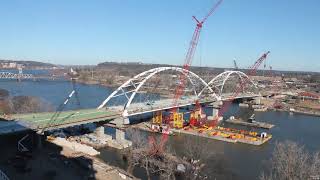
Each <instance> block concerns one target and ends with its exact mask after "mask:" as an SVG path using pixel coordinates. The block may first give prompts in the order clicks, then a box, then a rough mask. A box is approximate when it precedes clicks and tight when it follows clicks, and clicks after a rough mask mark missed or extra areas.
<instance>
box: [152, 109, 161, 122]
mask: <svg viewBox="0 0 320 180" xmlns="http://www.w3.org/2000/svg"><path fill="white" fill-rule="evenodd" d="M152 123H153V124H159V125H160V124H162V111H157V112H154V113H153V118H152Z"/></svg>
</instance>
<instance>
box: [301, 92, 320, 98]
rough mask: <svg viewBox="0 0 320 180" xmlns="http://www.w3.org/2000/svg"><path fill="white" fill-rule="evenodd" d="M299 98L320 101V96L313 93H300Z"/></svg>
mask: <svg viewBox="0 0 320 180" xmlns="http://www.w3.org/2000/svg"><path fill="white" fill-rule="evenodd" d="M298 97H300V98H301V99H303V100H304V99H309V100H320V94H317V93H311V92H300V93H298Z"/></svg>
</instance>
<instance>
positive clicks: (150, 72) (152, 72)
mask: <svg viewBox="0 0 320 180" xmlns="http://www.w3.org/2000/svg"><path fill="white" fill-rule="evenodd" d="M167 70H173V71H177V72H180V73H183V74H185V75H186V76H187V78H188V79H189V81H190V82H191V83H193V82H192V80H191V77H195V78H196V79H198V80H199V81H200V82H201V83H202V84H203V85H204V86H205V87H208V89H209V91H210V92H212V93H214V91H213V90H212V89H211V87H209V86H208V84H207V83H206V82H205V81H204V80H203V79H202V78H200V77H199V76H198V75H197V74H195V73H193V72H191V71H189V70H185V69H182V68H179V67H158V68H154V69H150V70H148V71H144V72H142V73H140V74H138V75H136V76H134V77H133V78H131V79H129V80H128V81H126V82H125V83H123V84H122V85H121V86H120V87H118V88H117V89H116V90H115V91H113V92H112V93H111V94H110V95H109V96H108V98H106V99H105V100H104V101H103V102H102V104H101V105H100V106H99V107H98V109H101V108H103V107H104V106H106V104H107V103H108V102H109V100H110V99H111V98H113V97H114V96H115V95H116V94H117V93H118V92H119V91H120V90H122V89H123V88H124V87H126V86H128V85H129V84H130V83H131V82H132V81H133V80H136V79H138V78H140V77H143V76H145V75H146V77H143V79H142V80H141V81H140V82H139V83H138V86H136V87H135V90H134V91H133V93H132V94H131V96H130V98H129V99H128V101H127V103H126V105H125V106H124V109H126V108H127V107H129V106H130V104H131V102H132V100H133V98H134V97H135V95H136V93H137V92H138V91H139V89H140V88H141V87H142V85H143V84H144V83H145V82H146V81H147V80H148V79H150V78H151V77H152V76H154V75H155V74H157V73H160V72H162V71H167ZM214 95H215V94H214ZM215 97H217V96H216V95H215Z"/></svg>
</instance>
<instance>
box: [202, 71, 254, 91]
mask: <svg viewBox="0 0 320 180" xmlns="http://www.w3.org/2000/svg"><path fill="white" fill-rule="evenodd" d="M231 75H236V76H238V77H239V79H240V81H241V83H242V84H243V83H244V82H245V81H248V82H249V83H251V84H252V85H253V86H254V87H255V88H257V85H256V84H255V83H254V82H253V81H252V80H251V79H250V78H249V76H247V75H246V74H245V73H243V72H241V71H225V72H223V73H221V74H219V75H217V76H216V77H214V78H213V79H211V81H210V82H209V83H208V85H207V86H206V87H204V88H203V89H202V90H201V91H200V93H199V94H198V96H200V95H201V94H202V93H203V91H205V90H206V89H208V88H209V87H210V88H211V90H212V87H213V88H215V89H218V90H219V96H220V97H221V95H222V92H223V89H224V85H225V83H226V81H227V80H228V79H229V78H230V77H231Z"/></svg>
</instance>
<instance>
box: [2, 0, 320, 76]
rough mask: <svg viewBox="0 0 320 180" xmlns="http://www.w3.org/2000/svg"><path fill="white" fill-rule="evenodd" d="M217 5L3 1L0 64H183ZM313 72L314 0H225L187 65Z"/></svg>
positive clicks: (317, 40) (205, 1)
mask: <svg viewBox="0 0 320 180" xmlns="http://www.w3.org/2000/svg"><path fill="white" fill-rule="evenodd" d="M216 1H217V0H67V1H66V0H54V1H49V0H47V1H44V0H28V1H26V0H6V1H1V2H0V23H1V25H0V27H1V28H0V41H1V42H0V59H14V60H36V61H43V62H49V63H55V64H65V65H69V64H81V65H86V64H97V63H99V62H104V61H117V62H127V61H128V62H133V61H135V62H136V61H139V62H144V63H160V64H174V65H182V64H183V62H184V58H185V54H186V51H187V49H188V46H189V42H190V40H191V37H192V33H193V31H194V29H195V25H196V24H195V22H194V20H193V19H192V16H193V15H194V16H196V17H197V18H198V19H202V18H203V17H204V16H205V15H206V13H207V12H208V11H209V9H210V8H211V7H212V6H213V4H214V3H215V2H216ZM266 51H271V53H270V55H269V57H268V59H267V62H266V64H267V66H272V67H273V69H278V70H300V71H318V72H320V58H319V53H320V1H319V0H305V1H302V0H224V2H223V3H222V4H221V5H220V7H219V8H218V9H217V10H216V12H215V13H214V14H213V15H212V16H210V17H209V18H208V20H207V21H206V22H205V24H204V25H203V28H202V32H201V35H200V42H199V44H198V47H197V50H196V54H195V57H194V59H193V63H192V65H196V66H199V65H201V66H213V67H226V68H228V67H233V60H234V59H236V61H237V63H238V66H239V67H240V68H247V67H249V66H251V65H252V64H253V63H254V62H255V61H256V59H258V58H259V57H260V56H261V55H262V54H263V53H264V52H266Z"/></svg>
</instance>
